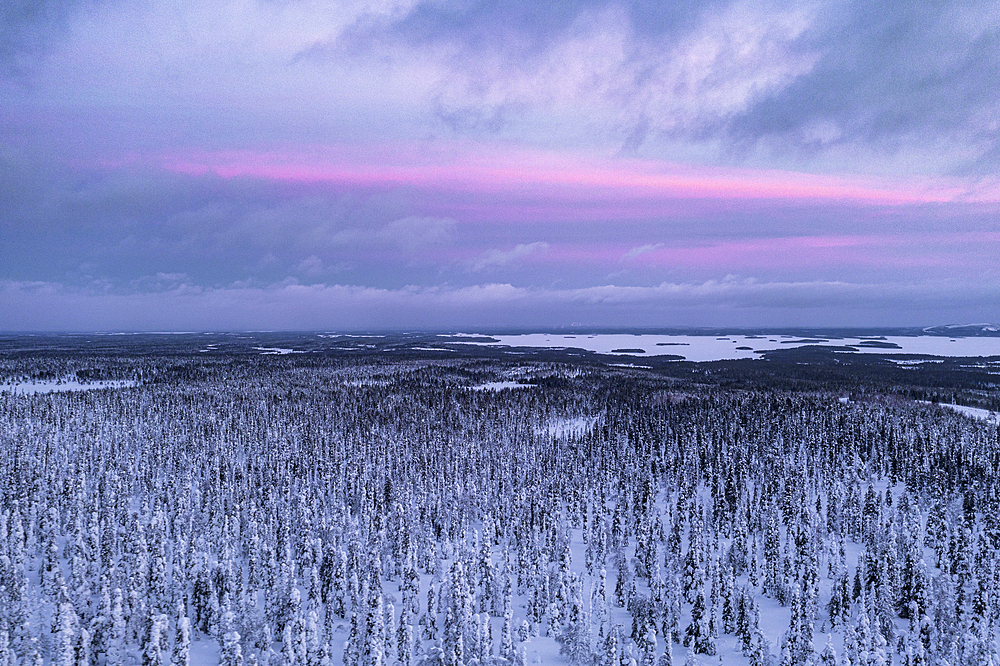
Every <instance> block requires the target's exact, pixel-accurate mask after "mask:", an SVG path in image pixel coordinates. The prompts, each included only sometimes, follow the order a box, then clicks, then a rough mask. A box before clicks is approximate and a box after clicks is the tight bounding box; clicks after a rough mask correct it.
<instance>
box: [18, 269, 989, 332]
mask: <svg viewBox="0 0 1000 666" xmlns="http://www.w3.org/2000/svg"><path fill="white" fill-rule="evenodd" d="M984 302H990V303H996V302H1000V285H997V284H979V285H968V284H963V283H959V282H957V281H949V280H943V281H928V282H924V283H917V284H905V283H848V282H839V281H806V282H764V281H758V280H755V279H752V278H738V277H732V276H730V277H725V278H722V279H716V280H708V281H704V282H693V283H670V282H664V283H662V284H659V285H656V286H651V287H626V286H616V285H601V286H594V287H586V288H578V289H552V288H525V287H516V286H513V285H511V284H508V283H486V284H479V285H471V286H467V287H456V288H451V287H443V286H433V287H426V286H408V287H403V288H399V289H378V288H373V287H363V286H352V285H301V284H297V283H294V282H291V281H282V282H279V283H275V284H273V285H271V286H266V287H249V286H245V285H233V286H230V287H222V288H199V287H194V286H190V285H179V286H177V287H173V288H169V289H165V290H160V291H153V292H146V293H142V294H137V293H116V292H113V291H108V290H106V289H96V290H95V289H70V288H67V287H64V286H62V285H59V284H55V283H48V282H11V281H6V282H0V330H6V331H30V330H63V331H65V330H250V329H255V330H260V329H262V328H263V329H279V330H280V329H284V330H317V329H333V330H350V329H359V328H363V329H372V328H414V327H430V328H433V327H450V326H483V327H488V326H507V327H509V326H511V325H517V326H552V325H559V324H562V323H565V322H566V321H581V322H588V323H592V324H594V325H606V326H607V325H614V326H632V325H634V326H676V325H681V324H688V325H724V324H725V325H758V326H759V325H769V326H780V325H801V324H808V325H813V326H846V325H854V326H856V325H867V326H877V325H879V326H886V325H926V324H927V323H928V322H929V321H930V322H938V321H958V320H965V319H969V317H970V316H972V315H979V316H980V317H982V316H986V317H988V318H992V319H993V320H996V319H997V318H1000V311H997V310H996V309H994V310H992V311H984V310H983V308H982V303H984ZM29 304H30V307H29ZM15 313H16V314H15ZM681 318H683V319H681ZM972 318H973V319H974V318H975V317H972ZM969 320H970V321H971V319H969Z"/></svg>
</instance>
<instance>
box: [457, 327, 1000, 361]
mask: <svg viewBox="0 0 1000 666" xmlns="http://www.w3.org/2000/svg"><path fill="white" fill-rule="evenodd" d="M492 337H493V339H494V340H496V342H480V341H469V342H466V344H475V345H483V346H490V347H543V348H551V349H573V348H577V349H585V350H588V351H592V352H595V353H598V354H611V355H617V356H623V355H628V352H623V351H621V350H623V349H641V350H642V352H643V353H644V354H649V355H651V356H659V355H676V356H683V357H684V359H685V360H688V361H699V362H700V361H723V360H738V359H750V358H758V359H759V358H761V354H760V352H765V351H774V350H777V349H794V348H798V347H804V346H807V345H809V346H817V347H845V346H849V347H853V348H854V349H855V352H854V353H858V354H924V355H928V356H945V357H956V356H963V357H964V356H969V357H972V356H1000V337H973V338H946V337H940V336H934V335H922V336H885V337H878V338H873V337H870V336H866V337H847V338H802V337H799V336H791V335H783V336H771V337H768V338H764V337H761V336H756V335H729V336H725V337H715V336H709V335H655V334H638V333H637V334H594V335H562V334H555V333H525V334H519V335H494V336H492ZM873 342H879V343H886V345H895V347H892V348H886V347H870V346H858V345H861V344H863V343H868V344H871V343H873ZM740 347H747V348H748V349H740ZM615 350H619V351H615Z"/></svg>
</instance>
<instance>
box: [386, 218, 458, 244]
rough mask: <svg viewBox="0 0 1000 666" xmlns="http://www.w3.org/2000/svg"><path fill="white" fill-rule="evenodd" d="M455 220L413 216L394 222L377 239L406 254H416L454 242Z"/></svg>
mask: <svg viewBox="0 0 1000 666" xmlns="http://www.w3.org/2000/svg"><path fill="white" fill-rule="evenodd" d="M454 229H455V220H452V219H448V218H439V217H419V216H414V215H411V216H409V217H404V218H401V219H398V220H394V221H392V222H390V223H389V224H387V225H385V226H384V227H383V228H382V229H380V230H379V231H378V233H376V234H375V235H376V237H377V238H378V239H379V240H381V241H384V242H386V243H389V244H391V245H394V246H396V247H398V248H400V249H401V250H403V251H405V252H416V251H419V250H423V249H425V248H428V247H432V246H435V245H442V244H444V243H448V242H449V241H451V240H452V233H453V231H454Z"/></svg>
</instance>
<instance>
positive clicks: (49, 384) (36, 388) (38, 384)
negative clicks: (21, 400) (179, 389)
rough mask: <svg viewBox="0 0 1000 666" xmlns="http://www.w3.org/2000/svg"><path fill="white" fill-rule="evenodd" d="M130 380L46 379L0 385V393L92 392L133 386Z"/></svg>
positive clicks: (133, 383)
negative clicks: (84, 381) (81, 380)
mask: <svg viewBox="0 0 1000 666" xmlns="http://www.w3.org/2000/svg"><path fill="white" fill-rule="evenodd" d="M135 385H136V383H135V382H134V381H131V380H126V379H122V380H113V379H109V380H106V381H96V382H86V383H82V382H79V381H77V380H75V379H48V380H40V381H34V382H20V383H14V384H0V392H2V393H14V394H17V395H37V394H39V393H62V392H64V391H93V390H96V389H108V388H127V387H129V386H135Z"/></svg>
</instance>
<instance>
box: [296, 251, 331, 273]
mask: <svg viewBox="0 0 1000 666" xmlns="http://www.w3.org/2000/svg"><path fill="white" fill-rule="evenodd" d="M325 271H326V268H325V267H324V266H323V260H322V259H320V258H319V257H317V256H316V255H315V254H311V255H309V256H308V257H306V258H305V259H303V260H302V261H300V262H299V263H298V265H297V266H296V267H295V272H296V273H300V274H302V275H307V276H309V277H318V276H320V275H322V274H323V273H324V272H325Z"/></svg>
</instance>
